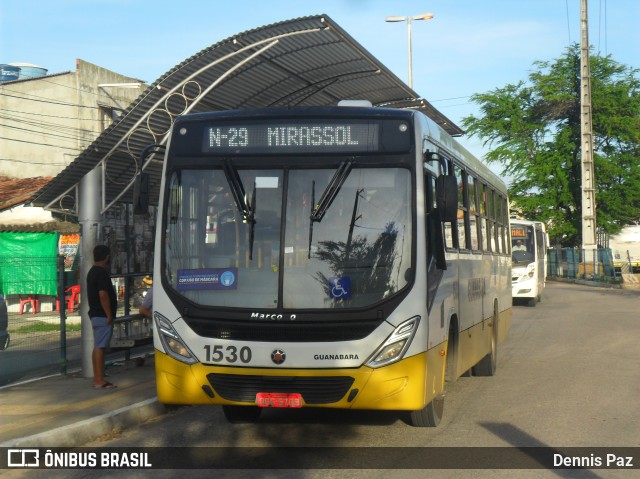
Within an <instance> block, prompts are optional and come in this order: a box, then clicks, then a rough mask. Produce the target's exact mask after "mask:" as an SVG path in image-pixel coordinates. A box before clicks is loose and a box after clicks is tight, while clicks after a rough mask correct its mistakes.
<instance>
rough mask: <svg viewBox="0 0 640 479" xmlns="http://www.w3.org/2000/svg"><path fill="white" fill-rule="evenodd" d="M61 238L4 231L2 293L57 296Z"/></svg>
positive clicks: (1, 235) (0, 270)
mask: <svg viewBox="0 0 640 479" xmlns="http://www.w3.org/2000/svg"><path fill="white" fill-rule="evenodd" d="M58 237H59V235H58V233H31V232H29V233H14V232H0V293H2V294H5V295H7V294H42V295H48V296H55V295H57V278H56V265H57V256H58Z"/></svg>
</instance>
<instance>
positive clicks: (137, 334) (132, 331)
mask: <svg viewBox="0 0 640 479" xmlns="http://www.w3.org/2000/svg"><path fill="white" fill-rule="evenodd" d="M18 263H19V266H17V264H18ZM18 263H16V259H15V258H4V257H0V274H1V273H8V274H4V275H2V277H3V279H4V282H3V283H0V288H2V289H0V293H2V295H3V296H4V299H5V302H6V303H7V307H8V326H7V332H8V333H9V336H10V340H9V344H8V346H7V347H6V348H5V349H4V350H0V364H2V367H0V386H4V385H7V384H11V383H16V382H20V381H25V380H31V379H36V378H39V377H45V376H49V375H53V374H67V371H69V370H72V369H77V368H80V367H81V365H82V356H83V351H82V338H81V331H82V325H81V322H82V321H85V320H87V321H88V318H81V316H80V311H79V305H76V306H75V307H74V309H73V311H71V310H68V309H67V302H66V300H65V296H68V293H65V289H66V288H67V287H68V286H69V285H68V284H66V283H67V282H68V280H67V281H65V279H66V278H68V276H69V275H68V273H67V274H66V275H65V271H64V261H63V257H62V256H60V257H58V258H55V257H53V258H46V259H45V258H42V257H34V258H20V260H19V262H18ZM17 267H19V268H34V270H38V268H43V267H46V268H54V271H57V276H56V277H54V276H52V275H50V276H52V278H53V279H52V281H53V283H54V286H53V287H49V288H47V289H46V290H34V289H32V288H33V286H34V281H33V279H31V278H29V276H30V275H26V277H27V278H28V279H27V281H22V280H21V278H23V277H25V275H20V274H13V272H12V270H15V268H17ZM145 276H147V274H146V273H136V274H132V275H128V276H124V277H119V278H117V279H116V278H114V282H115V283H117V284H122V288H121V289H122V290H121V291H118V293H119V298H118V309H117V311H116V320H115V325H114V334H113V339H112V345H111V349H110V351H107V360H108V361H109V360H111V361H114V360H115V357H122V355H123V353H124V359H125V360H126V359H129V358H130V356H131V355H132V354H136V353H137V352H138V350H140V353H142V352H143V351H145V352H146V351H147V350H149V351H150V350H151V348H150V346H149V345H151V343H152V334H151V331H152V330H151V322H150V320H148V319H145V318H143V316H142V315H140V314H138V313H137V310H138V306H139V302H140V301H141V299H142V295H141V287H140V285H141V284H142V278H144V277H145ZM14 278H15V279H14ZM20 281H22V283H20ZM145 287H148V286H145ZM3 289H4V290H3ZM29 291H37V292H38V294H35V293H29ZM41 291H45V292H51V291H55V292H56V293H57V295H52V294H40V292H41ZM17 292H24V293H25V294H20V293H17ZM7 293H8V294H7ZM80 294H81V295H82V292H80ZM26 297H33V298H34V301H35V300H37V303H35V302H34V303H33V304H32V303H25V304H24V305H21V304H20V301H21V300H22V301H24V300H25V298H26ZM56 303H58V304H59V310H58V311H56ZM33 305H37V308H36V309H32V306H33ZM21 306H22V307H21ZM131 310H134V311H135V313H134V314H131Z"/></svg>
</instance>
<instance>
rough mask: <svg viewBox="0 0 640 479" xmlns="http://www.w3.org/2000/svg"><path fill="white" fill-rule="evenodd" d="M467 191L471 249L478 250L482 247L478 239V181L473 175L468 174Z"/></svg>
mask: <svg viewBox="0 0 640 479" xmlns="http://www.w3.org/2000/svg"><path fill="white" fill-rule="evenodd" d="M467 192H468V197H469V206H468V211H469V236H470V238H471V249H472V250H473V251H477V250H478V249H480V242H479V239H478V228H479V227H478V206H477V203H476V183H475V179H474V177H473V176H472V175H470V174H467Z"/></svg>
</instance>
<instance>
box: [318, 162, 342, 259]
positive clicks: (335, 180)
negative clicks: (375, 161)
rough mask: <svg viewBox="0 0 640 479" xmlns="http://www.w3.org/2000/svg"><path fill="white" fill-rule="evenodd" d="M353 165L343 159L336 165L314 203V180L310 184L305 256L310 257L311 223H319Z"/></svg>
mask: <svg viewBox="0 0 640 479" xmlns="http://www.w3.org/2000/svg"><path fill="white" fill-rule="evenodd" d="M352 167H353V160H344V161H343V162H342V163H340V166H338V169H337V170H336V172H335V173H334V174H333V177H332V178H331V181H329V184H328V185H327V187H326V188H325V189H324V192H323V193H322V196H321V197H320V201H318V204H317V205H316V182H315V181H313V182H312V184H311V216H310V217H309V219H310V220H311V221H309V254H308V255H307V258H311V242H312V241H313V223H316V222H318V223H320V222H321V221H322V218H324V215H325V214H326V213H327V210H328V209H329V207H330V206H331V203H333V200H335V199H336V196H338V193H339V192H340V188H342V185H344V182H345V181H346V180H347V177H348V176H349V173H350V172H351V168H352Z"/></svg>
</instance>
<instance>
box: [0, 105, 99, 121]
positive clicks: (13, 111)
mask: <svg viewBox="0 0 640 479" xmlns="http://www.w3.org/2000/svg"><path fill="white" fill-rule="evenodd" d="M0 111H6V112H9V113H18V114H21V115H33V116H44V117H48V118H64V119H67V120H82V121H100V122H101V121H102V120H101V119H99V118H97V119H96V118H80V117H79V116H67V115H47V114H44V113H34V112H30V111H19V110H7V109H5V108H0Z"/></svg>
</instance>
